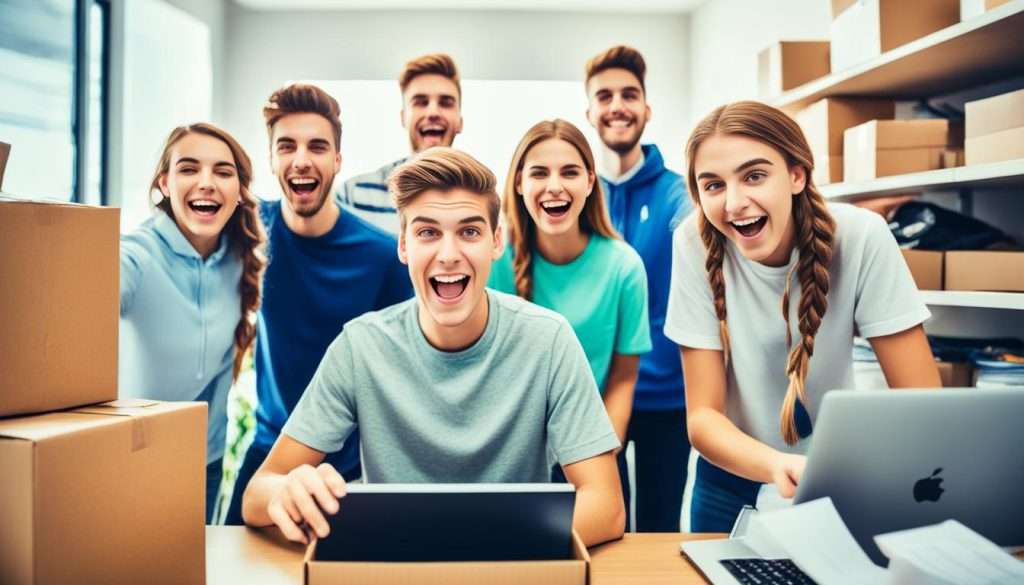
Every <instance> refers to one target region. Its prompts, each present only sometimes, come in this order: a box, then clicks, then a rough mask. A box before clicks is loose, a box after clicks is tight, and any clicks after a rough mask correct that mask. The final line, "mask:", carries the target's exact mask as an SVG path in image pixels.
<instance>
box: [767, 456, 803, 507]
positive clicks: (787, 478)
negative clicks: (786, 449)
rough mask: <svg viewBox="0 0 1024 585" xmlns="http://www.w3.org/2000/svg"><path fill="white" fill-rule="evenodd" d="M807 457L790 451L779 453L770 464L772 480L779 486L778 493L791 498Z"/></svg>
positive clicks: (798, 482)
mask: <svg viewBox="0 0 1024 585" xmlns="http://www.w3.org/2000/svg"><path fill="white" fill-rule="evenodd" d="M806 465H807V457H806V456H804V455H794V454H792V453H779V456H778V457H777V458H776V459H775V461H774V462H773V464H772V481H773V482H775V487H777V488H779V495H780V496H782V497H784V498H792V497H793V496H795V495H796V486H798V485H799V484H800V476H802V475H803V474H804V467H805V466H806Z"/></svg>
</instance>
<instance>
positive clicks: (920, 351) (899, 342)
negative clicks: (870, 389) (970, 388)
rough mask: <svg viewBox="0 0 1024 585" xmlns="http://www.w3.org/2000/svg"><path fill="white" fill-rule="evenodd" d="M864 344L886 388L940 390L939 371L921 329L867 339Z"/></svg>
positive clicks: (911, 329) (915, 328) (917, 327)
mask: <svg viewBox="0 0 1024 585" xmlns="http://www.w3.org/2000/svg"><path fill="white" fill-rule="evenodd" d="M868 342H869V343H870V344H871V348H872V349H874V350H875V355H876V356H877V357H878V363H879V364H880V365H881V366H882V372H883V373H884V374H885V381H886V382H887V383H888V384H889V387H890V388H940V387H942V379H941V378H940V377H939V367H938V366H936V365H935V357H934V356H933V355H932V348H931V346H929V345H928V337H927V336H926V335H925V333H924V327H922V326H921V325H917V326H915V327H911V328H910V329H907V330H905V331H900V332H899V333H894V334H892V335H883V336H880V337H870V338H868Z"/></svg>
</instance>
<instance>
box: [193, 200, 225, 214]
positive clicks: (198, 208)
mask: <svg viewBox="0 0 1024 585" xmlns="http://www.w3.org/2000/svg"><path fill="white" fill-rule="evenodd" d="M221 207H222V206H221V204H220V203H217V202H216V201H211V200H209V199H196V200H194V201H189V202H188V208H189V209H191V210H192V211H193V212H195V213H196V214H198V215H204V216H212V215H217V212H218V211H220V208H221Z"/></svg>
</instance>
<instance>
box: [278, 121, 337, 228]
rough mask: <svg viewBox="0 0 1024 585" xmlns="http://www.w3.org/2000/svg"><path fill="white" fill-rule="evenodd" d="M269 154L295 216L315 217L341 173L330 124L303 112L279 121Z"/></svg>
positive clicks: (282, 190) (322, 207)
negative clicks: (335, 177) (337, 175)
mask: <svg viewBox="0 0 1024 585" xmlns="http://www.w3.org/2000/svg"><path fill="white" fill-rule="evenodd" d="M270 153H271V154H270V165H271V167H272V168H273V170H274V174H275V175H277V181H278V183H280V184H281V192H282V193H283V194H284V198H285V200H286V201H287V202H288V205H289V206H290V207H291V208H292V210H293V211H294V212H295V214H296V215H298V216H301V217H306V218H309V217H313V216H315V215H317V213H319V212H320V211H321V210H322V209H324V203H325V202H326V201H327V198H328V197H329V196H330V193H331V185H332V184H333V183H334V176H335V175H336V174H338V170H340V169H341V153H340V152H338V148H337V145H335V144H334V130H333V129H332V128H331V124H330V122H328V121H327V119H326V118H324V117H323V116H321V115H320V114H314V113H307V112H304V113H299V114H289V115H287V116H284V117H282V118H281V119H280V120H278V121H277V122H276V123H275V124H274V127H273V130H272V132H271V135H270Z"/></svg>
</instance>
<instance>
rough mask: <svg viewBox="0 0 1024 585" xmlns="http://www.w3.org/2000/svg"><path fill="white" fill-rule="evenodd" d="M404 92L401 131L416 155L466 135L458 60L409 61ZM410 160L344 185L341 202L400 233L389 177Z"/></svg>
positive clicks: (401, 84)
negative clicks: (460, 135)
mask: <svg viewBox="0 0 1024 585" xmlns="http://www.w3.org/2000/svg"><path fill="white" fill-rule="evenodd" d="M398 85H399V87H401V89H402V112H401V115H402V127H403V128H405V130H406V131H407V132H408V133H409V146H410V148H411V149H412V154H416V153H418V152H421V151H423V150H425V149H427V148H430V147H432V146H451V145H452V142H454V141H455V135H456V134H458V133H459V132H462V85H461V84H460V83H459V70H458V68H457V67H456V66H455V61H453V60H452V58H451V57H449V56H448V55H445V54H443V53H437V54H433V55H424V56H422V57H418V58H416V59H413V60H412V61H409V62H408V63H406V64H405V69H403V70H402V74H401V75H400V76H399V77H398ZM406 160H408V157H402V158H400V159H398V160H396V161H394V162H391V163H388V164H386V165H384V166H382V167H381V168H379V169H377V170H376V171H371V172H369V173H364V174H361V175H357V176H355V177H352V178H351V179H349V180H348V181H345V183H344V185H342V188H341V189H340V190H339V192H338V199H339V200H340V201H341V204H342V205H343V206H344V207H345V208H346V209H350V210H351V211H352V212H353V213H355V214H356V215H358V216H359V217H362V218H363V219H365V220H366V221H369V222H370V223H372V224H374V225H376V226H377V227H380V228H382V229H384V230H386V231H388V232H391V233H393V234H396V235H397V234H398V230H399V225H398V215H397V214H396V211H395V207H394V205H393V204H392V201H391V196H390V195H389V194H388V185H387V182H388V177H390V176H391V173H393V172H394V170H395V169H396V168H398V166H399V165H401V164H402V163H404V162H405V161H406Z"/></svg>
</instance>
